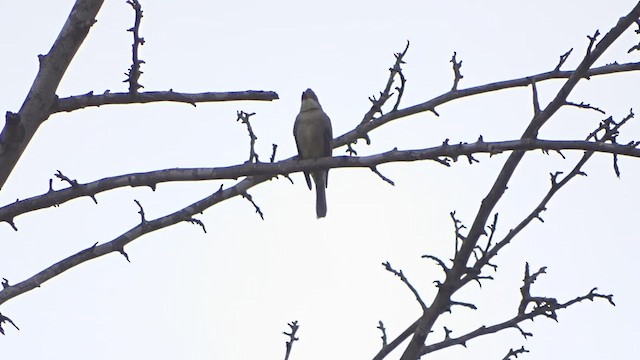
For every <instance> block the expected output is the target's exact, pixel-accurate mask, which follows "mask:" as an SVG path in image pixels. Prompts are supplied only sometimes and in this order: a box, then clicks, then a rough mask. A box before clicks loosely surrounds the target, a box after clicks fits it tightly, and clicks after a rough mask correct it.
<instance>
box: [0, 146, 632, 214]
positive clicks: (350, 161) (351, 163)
mask: <svg viewBox="0 0 640 360" xmlns="http://www.w3.org/2000/svg"><path fill="white" fill-rule="evenodd" d="M638 145H640V143H638V142H631V143H628V144H617V143H604V142H599V141H574V140H539V139H535V140H532V139H520V140H511V141H499V142H485V141H477V142H475V143H461V144H456V145H449V144H444V143H443V144H442V145H440V146H437V147H433V148H426V149H416V150H391V151H387V152H384V153H380V154H375V155H371V156H364V157H353V156H351V157H350V156H342V157H340V156H337V157H333V158H322V159H318V160H296V159H293V158H290V159H286V160H282V161H279V162H275V163H245V164H242V165H235V166H228V167H221V168H183V169H164V170H155V171H149V172H141V173H132V174H123V175H117V176H112V177H108V178H104V179H100V180H96V181H92V182H88V183H84V184H82V183H78V182H77V181H76V183H75V186H70V187H68V188H64V189H60V190H53V189H49V190H48V191H47V192H46V193H44V194H42V195H38V196H34V197H31V198H28V199H24V200H18V201H15V202H13V203H11V204H8V205H5V206H2V207H0V221H4V222H7V223H9V224H12V223H13V222H14V218H15V217H17V216H19V215H22V214H25V213H28V212H31V211H35V210H39V209H44V208H48V207H51V206H57V205H60V204H63V203H65V202H67V201H70V200H72V199H76V198H80V197H84V196H88V197H91V198H92V199H93V201H94V202H95V203H97V200H96V195H97V194H99V193H102V192H105V191H109V190H113V189H117V188H121V187H127V186H128V187H139V186H145V187H149V188H150V189H152V190H154V191H155V189H156V187H157V185H158V184H160V183H167V182H177V181H205V180H221V179H237V178H240V177H243V176H262V175H266V176H276V175H280V174H281V175H285V176H288V174H291V173H294V172H300V171H309V170H315V169H319V168H350V167H351V168H353V167H362V168H370V169H375V168H376V166H377V165H381V164H386V163H392V162H410V161H421V160H432V161H437V162H439V163H441V164H445V165H447V166H450V164H451V162H452V161H456V159H457V158H458V157H460V156H468V155H473V154H480V153H484V154H488V155H492V156H493V155H496V154H499V153H502V152H507V151H520V150H521V151H530V150H538V149H539V150H544V151H561V150H581V151H591V152H594V153H595V152H599V153H607V154H617V155H624V156H632V157H640V148H638ZM60 174H61V173H60ZM56 176H57V175H56ZM389 181H391V180H389Z"/></svg>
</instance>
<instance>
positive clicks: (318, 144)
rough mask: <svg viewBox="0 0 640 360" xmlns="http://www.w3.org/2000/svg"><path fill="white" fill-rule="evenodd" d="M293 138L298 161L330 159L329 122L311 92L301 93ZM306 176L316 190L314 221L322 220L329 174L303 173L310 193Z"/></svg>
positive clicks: (308, 90) (323, 172)
mask: <svg viewBox="0 0 640 360" xmlns="http://www.w3.org/2000/svg"><path fill="white" fill-rule="evenodd" d="M293 136H294V137H295V139H296V145H297V146H298V156H299V158H300V159H318V158H321V157H330V156H331V151H332V149H333V145H332V142H333V133H332V130H331V120H330V119H329V117H328V116H327V114H325V113H324V111H322V106H320V102H319V101H318V97H317V96H316V94H315V93H314V92H313V90H311V89H307V90H305V92H303V93H302V105H301V106H300V113H299V114H298V116H297V117H296V121H295V123H294V124H293ZM309 175H311V177H312V178H313V182H314V183H315V186H316V215H317V216H318V218H322V217H325V216H326V215H327V199H326V196H325V188H326V187H327V180H328V178H329V170H328V169H327V170H315V171H313V172H312V173H311V174H309V173H308V172H305V173H304V176H305V178H306V180H307V186H309V190H311V179H310V178H309Z"/></svg>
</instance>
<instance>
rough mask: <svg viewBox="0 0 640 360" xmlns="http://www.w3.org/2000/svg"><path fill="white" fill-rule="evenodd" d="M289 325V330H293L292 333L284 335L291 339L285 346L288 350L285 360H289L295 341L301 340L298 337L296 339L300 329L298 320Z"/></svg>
mask: <svg viewBox="0 0 640 360" xmlns="http://www.w3.org/2000/svg"><path fill="white" fill-rule="evenodd" d="M287 325H289V328H291V332H283V334H285V335H287V336H288V337H289V341H287V343H286V344H285V346H286V349H287V350H286V353H285V354H284V360H288V359H289V355H291V349H292V348H293V343H294V342H295V341H298V340H300V339H299V338H298V337H296V333H297V332H298V329H299V328H300V325H298V321H297V320H296V321H293V322H290V323H288V324H287Z"/></svg>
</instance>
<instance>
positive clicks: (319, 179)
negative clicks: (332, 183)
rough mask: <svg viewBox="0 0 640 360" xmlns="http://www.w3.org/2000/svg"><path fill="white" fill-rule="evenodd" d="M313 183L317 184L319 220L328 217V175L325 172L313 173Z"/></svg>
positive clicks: (317, 212) (317, 213)
mask: <svg viewBox="0 0 640 360" xmlns="http://www.w3.org/2000/svg"><path fill="white" fill-rule="evenodd" d="M313 181H314V182H315V183H316V215H317V216H318V219H319V218H323V217H325V216H327V197H326V194H325V188H326V187H327V185H326V184H327V173H326V172H324V171H321V172H316V173H313Z"/></svg>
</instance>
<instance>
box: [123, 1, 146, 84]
mask: <svg viewBox="0 0 640 360" xmlns="http://www.w3.org/2000/svg"><path fill="white" fill-rule="evenodd" d="M127 4H129V5H131V7H132V8H133V11H134V12H135V21H134V24H133V27H132V28H131V29H129V30H127V31H129V32H131V33H132V34H133V45H131V48H132V51H131V58H132V64H131V67H130V68H129V70H128V71H127V73H125V75H127V79H125V80H124V81H123V82H128V83H129V94H131V96H132V97H135V96H136V95H137V94H138V90H139V89H141V88H144V86H142V85H140V82H139V80H140V76H141V75H142V71H141V70H140V66H141V65H142V64H144V60H140V58H139V57H138V51H139V49H140V46H142V45H144V38H143V37H140V22H141V21H142V5H140V2H138V0H127Z"/></svg>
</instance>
